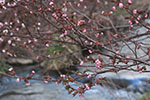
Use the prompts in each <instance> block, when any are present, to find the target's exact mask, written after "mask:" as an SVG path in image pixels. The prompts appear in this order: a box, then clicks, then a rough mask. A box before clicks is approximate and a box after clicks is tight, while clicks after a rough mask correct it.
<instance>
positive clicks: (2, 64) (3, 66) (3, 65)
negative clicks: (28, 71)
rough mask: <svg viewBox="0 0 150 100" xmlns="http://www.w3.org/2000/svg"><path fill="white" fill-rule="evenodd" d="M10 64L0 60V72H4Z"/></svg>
mask: <svg viewBox="0 0 150 100" xmlns="http://www.w3.org/2000/svg"><path fill="white" fill-rule="evenodd" d="M11 67H12V66H11V65H9V64H7V63H6V62H5V61H0V72H6V71H8V69H9V68H11Z"/></svg>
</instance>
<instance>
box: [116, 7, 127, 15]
mask: <svg viewBox="0 0 150 100" xmlns="http://www.w3.org/2000/svg"><path fill="white" fill-rule="evenodd" d="M114 14H115V15H117V16H119V15H123V16H127V15H129V14H128V13H127V12H126V11H125V10H123V9H122V8H119V7H117V9H116V11H114Z"/></svg>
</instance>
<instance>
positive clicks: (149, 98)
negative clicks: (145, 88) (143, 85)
mask: <svg viewBox="0 0 150 100" xmlns="http://www.w3.org/2000/svg"><path fill="white" fill-rule="evenodd" d="M137 100H150V92H148V93H146V94H145V95H144V96H143V97H141V98H139V99H137Z"/></svg>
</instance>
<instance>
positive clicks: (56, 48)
mask: <svg viewBox="0 0 150 100" xmlns="http://www.w3.org/2000/svg"><path fill="white" fill-rule="evenodd" d="M64 49H65V48H64V47H62V46H61V45H57V46H50V47H49V48H48V54H50V55H54V53H55V52H57V51H63V50H64Z"/></svg>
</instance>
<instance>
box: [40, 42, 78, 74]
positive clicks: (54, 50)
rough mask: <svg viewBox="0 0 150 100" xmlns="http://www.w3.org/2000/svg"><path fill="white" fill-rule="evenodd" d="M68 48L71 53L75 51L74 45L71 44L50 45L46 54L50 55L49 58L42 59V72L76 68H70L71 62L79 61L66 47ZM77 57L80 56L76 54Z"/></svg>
mask: <svg viewBox="0 0 150 100" xmlns="http://www.w3.org/2000/svg"><path fill="white" fill-rule="evenodd" d="M67 48H69V49H70V50H71V51H72V52H73V53H74V51H75V49H77V48H75V47H73V46H70V45H69V46H68V45H67V47H65V46H62V45H57V46H56V45H55V46H50V47H49V48H48V50H47V55H50V56H51V58H54V59H50V60H46V61H44V64H42V66H43V67H44V69H43V71H42V72H43V73H46V72H48V71H50V70H59V71H60V70H65V69H76V68H71V66H70V65H71V62H72V63H73V64H77V63H79V61H78V60H77V59H76V58H75V57H74V56H73V54H71V53H70V52H69V51H68V49H67ZM76 55H77V56H78V57H81V56H79V55H78V53H77V54H76Z"/></svg>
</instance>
